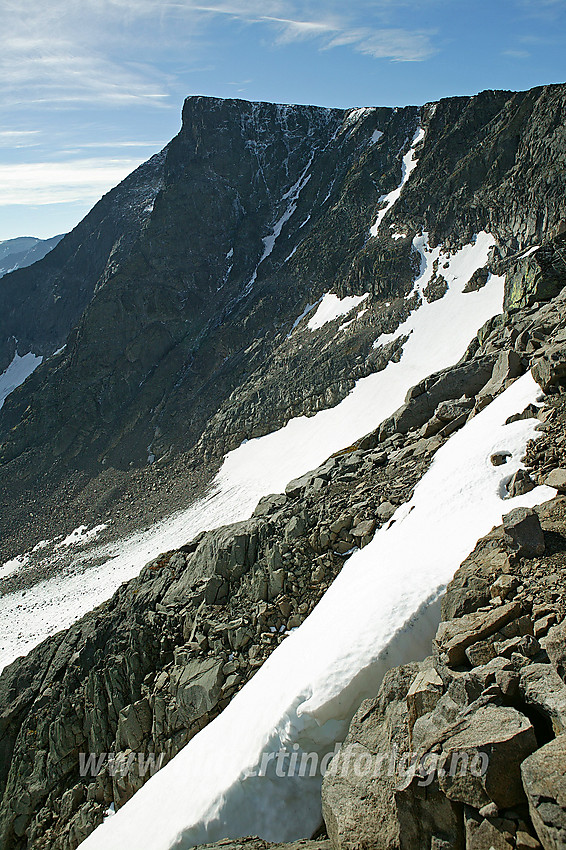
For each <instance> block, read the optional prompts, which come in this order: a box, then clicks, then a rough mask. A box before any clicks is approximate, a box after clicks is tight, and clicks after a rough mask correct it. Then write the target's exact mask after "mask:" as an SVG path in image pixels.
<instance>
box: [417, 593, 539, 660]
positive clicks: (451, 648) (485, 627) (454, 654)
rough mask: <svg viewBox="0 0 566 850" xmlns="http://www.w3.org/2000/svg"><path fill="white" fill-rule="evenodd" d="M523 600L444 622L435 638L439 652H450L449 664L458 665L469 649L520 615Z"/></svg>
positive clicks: (448, 654)
mask: <svg viewBox="0 0 566 850" xmlns="http://www.w3.org/2000/svg"><path fill="white" fill-rule="evenodd" d="M521 613H522V608H521V606H520V604H518V603H516V602H509V603H507V604H505V605H501V606H499V607H498V608H494V609H493V610H492V611H477V612H475V613H473V614H465V615H464V616H463V617H458V618H457V619H455V620H448V621H445V622H442V623H440V625H439V627H438V630H437V632H436V637H435V639H434V644H435V646H436V647H437V649H438V651H439V653H441V654H446V656H447V659H448V664H450V665H451V666H456V665H458V664H463V663H464V662H465V660H466V655H465V652H466V649H467V648H468V647H469V646H471V645H472V644H474V643H476V642H477V641H479V640H482V639H484V638H486V637H489V636H490V635H493V634H495V633H496V632H498V631H499V630H500V629H501V628H502V627H503V626H505V625H507V623H510V622H511V621H512V620H514V619H516V618H517V617H519V615H520V614H521Z"/></svg>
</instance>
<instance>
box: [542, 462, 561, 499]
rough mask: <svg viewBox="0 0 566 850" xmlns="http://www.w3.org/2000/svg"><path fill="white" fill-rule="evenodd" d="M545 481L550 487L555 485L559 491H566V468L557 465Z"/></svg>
mask: <svg viewBox="0 0 566 850" xmlns="http://www.w3.org/2000/svg"><path fill="white" fill-rule="evenodd" d="M544 483H545V484H546V485H547V486H548V487H554V488H555V489H556V490H558V492H559V493H566V469H563V468H562V467H557V468H556V469H553V470H552V472H550V473H549V474H548V475H547V476H546V478H545V481H544Z"/></svg>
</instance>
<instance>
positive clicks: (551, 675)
mask: <svg viewBox="0 0 566 850" xmlns="http://www.w3.org/2000/svg"><path fill="white" fill-rule="evenodd" d="M519 687H520V691H521V695H522V698H523V699H524V701H525V702H526V703H527V705H528V706H530V707H531V708H534V709H535V710H536V714H537V716H538V717H539V718H540V720H541V725H542V726H543V732H544V734H545V735H549V734H554V735H564V734H565V733H566V685H565V684H564V682H563V681H562V679H561V678H560V676H559V675H558V673H556V672H555V671H554V670H553V669H552V667H550V666H549V665H548V664H540V663H539V664H529V665H527V666H526V667H523V669H522V670H521V679H520V685H519Z"/></svg>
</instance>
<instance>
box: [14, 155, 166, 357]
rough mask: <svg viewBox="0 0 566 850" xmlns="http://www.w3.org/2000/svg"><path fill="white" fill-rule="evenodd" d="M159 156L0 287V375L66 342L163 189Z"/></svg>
mask: <svg viewBox="0 0 566 850" xmlns="http://www.w3.org/2000/svg"><path fill="white" fill-rule="evenodd" d="M163 159H164V155H163V153H161V154H157V155H156V156H154V157H152V158H151V159H150V160H149V161H148V162H146V163H145V164H144V165H142V166H140V167H139V168H138V169H136V170H135V171H134V172H133V173H132V174H131V175H130V176H129V177H127V178H126V180H124V181H123V182H122V183H120V185H119V186H117V187H116V188H115V189H113V190H112V191H111V192H109V193H108V194H107V195H105V196H104V197H103V198H102V199H101V200H100V201H99V202H98V203H97V204H96V206H95V207H94V208H93V209H92V210H91V212H90V213H89V214H88V215H87V216H86V218H84V219H83V220H82V221H81V222H80V224H78V225H77V227H75V228H74V230H73V231H71V233H69V234H67V236H65V237H64V238H63V240H62V241H60V242H59V243H58V244H57V245H56V246H55V247H54V249H53V250H52V251H51V252H50V253H49V254H48V255H47V256H46V257H44V258H43V259H41V260H39V261H38V262H36V263H34V264H33V266H30V267H28V268H23V269H18V270H17V271H14V272H12V273H11V274H8V275H6V276H5V277H4V278H3V280H2V285H1V286H0V371H3V370H4V369H5V368H6V366H7V365H8V364H9V363H10V360H11V359H12V357H13V355H14V338H15V339H17V340H18V351H19V354H20V355H23V354H25V353H27V352H28V351H33V352H34V353H35V354H41V355H49V354H52V353H53V351H55V350H56V349H58V348H60V347H61V346H62V345H63V344H64V343H65V341H66V339H67V336H68V334H69V331H70V330H71V328H73V326H74V325H75V324H76V322H77V320H78V319H79V317H80V316H81V314H82V312H83V310H84V309H85V307H86V306H87V304H88V303H89V301H90V299H91V298H92V295H93V293H94V291H95V289H96V287H97V286H101V285H103V284H104V282H105V281H106V280H107V279H108V277H109V275H110V274H111V273H112V271H113V270H114V269H116V268H117V267H118V266H119V264H120V263H121V261H122V260H123V258H124V257H125V256H127V255H128V253H129V251H130V250H131V247H132V244H133V243H134V242H135V240H136V239H137V237H138V235H139V232H140V230H141V228H142V227H143V225H144V224H145V222H146V221H147V219H148V216H149V212H150V207H151V205H152V203H153V201H154V199H155V196H156V194H157V192H158V191H159V188H160V186H161V181H162V170H163Z"/></svg>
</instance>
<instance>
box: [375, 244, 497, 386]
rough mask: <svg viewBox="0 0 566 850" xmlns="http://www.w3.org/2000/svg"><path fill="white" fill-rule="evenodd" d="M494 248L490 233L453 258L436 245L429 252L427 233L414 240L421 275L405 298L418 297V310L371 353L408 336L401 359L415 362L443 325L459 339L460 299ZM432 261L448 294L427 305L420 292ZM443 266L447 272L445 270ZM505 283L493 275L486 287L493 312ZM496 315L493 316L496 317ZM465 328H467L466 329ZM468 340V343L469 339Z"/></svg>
mask: <svg viewBox="0 0 566 850" xmlns="http://www.w3.org/2000/svg"><path fill="white" fill-rule="evenodd" d="M493 245H495V240H494V238H493V237H492V236H491V235H490V234H489V233H486V232H485V231H481V233H478V234H477V236H475V238H474V241H473V242H471V243H470V244H469V245H464V247H463V248H460V250H459V251H457V252H456V253H455V254H450V253H448V252H447V251H445V250H444V248H443V247H442V245H438V246H437V247H436V248H430V247H429V244H428V233H426V232H425V233H423V234H422V235H421V236H415V238H414V239H413V248H414V250H415V251H417V252H418V253H419V254H420V257H421V271H420V274H419V276H418V278H417V279H416V281H415V284H414V287H413V290H412V291H411V292H410V293H409V294H408V295H407V296H406V298H407V299H409V298H413V297H415V296H417V299H418V304H419V306H418V307H417V309H416V310H413V312H412V313H411V314H410V315H409V317H408V318H407V319H406V320H405V321H404V322H403V323H402V324H401V325H399V327H398V328H397V330H396V331H394V332H393V333H390V334H381V336H380V337H379V338H378V339H376V340H375V342H374V343H373V347H374V349H375V348H379V347H380V346H382V345H387V344H388V343H389V342H392V341H393V340H394V339H397V338H398V337H400V336H408V335H410V337H409V340H408V342H407V343H406V344H405V355H404V356H405V357H406V356H410V357H413V356H414V357H415V358H418V357H419V356H423V355H424V356H426V354H425V352H426V351H430V350H431V348H434V347H435V345H436V343H435V339H434V337H435V335H436V334H441V333H442V331H441V328H442V327H443V325H444V323H446V324H445V325H444V327H445V330H444V333H447V332H448V331H447V330H446V329H448V328H450V327H452V328H457V329H458V334H457V335H458V336H459V335H460V328H461V326H462V323H466V314H465V310H463V309H462V304H461V301H460V296H461V295H462V293H463V290H464V287H465V285H466V283H467V282H468V281H469V279H470V278H471V276H472V274H473V273H474V272H475V271H476V270H477V269H479V268H482V267H483V266H484V265H485V264H486V262H487V258H488V256H489V252H490V250H491V248H492V247H493ZM435 261H438V265H439V266H441V268H440V272H441V274H442V277H443V278H444V279H445V280H446V283H447V284H448V290H447V292H446V293H445V295H444V296H443V297H442V298H440V299H438V300H437V301H432V302H431V303H429V302H427V301H426V299H425V297H424V295H423V290H425V289H426V287H427V286H428V284H429V283H430V281H431V279H432V277H433V274H434V264H435ZM445 265H446V268H444V266H445ZM504 282H505V278H504V277H496V276H494V275H492V276H491V277H490V278H489V280H488V283H487V284H486V286H487V287H489V292H490V293H491V294H490V295H489V296H487V297H488V300H491V299H492V298H493V300H492V302H491V303H492V305H493V307H492V309H494V311H495V312H498V311H497V310H496V303H497V302H498V301H499V298H500V297H502V292H503V285H504ZM485 288H486V287H484V289H485ZM480 291H481V290H480ZM500 293H501V295H500ZM472 294H473V295H474V296H475V295H478V293H477V292H476V293H469V295H472ZM469 295H466V297H469ZM476 303H478V299H476ZM499 303H501V302H499ZM474 312H475V311H474ZM495 312H494V313H493V315H495ZM468 327H470V326H469V325H468ZM470 330H471V328H470ZM470 337H471V335H470ZM467 339H468V341H469V338H468V337H467ZM419 346H422V350H421V351H420V352H417V348H418V347H419ZM430 371H431V372H433V371H436V370H435V369H431V370H430Z"/></svg>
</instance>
